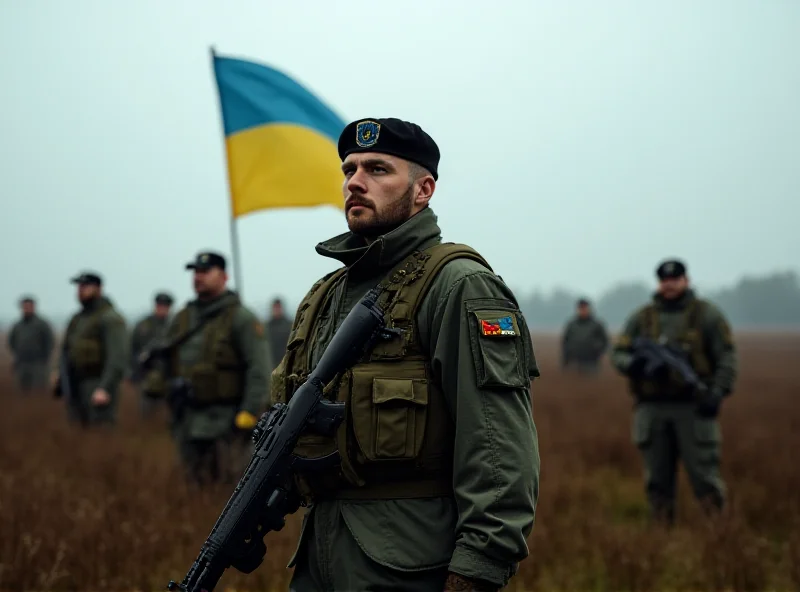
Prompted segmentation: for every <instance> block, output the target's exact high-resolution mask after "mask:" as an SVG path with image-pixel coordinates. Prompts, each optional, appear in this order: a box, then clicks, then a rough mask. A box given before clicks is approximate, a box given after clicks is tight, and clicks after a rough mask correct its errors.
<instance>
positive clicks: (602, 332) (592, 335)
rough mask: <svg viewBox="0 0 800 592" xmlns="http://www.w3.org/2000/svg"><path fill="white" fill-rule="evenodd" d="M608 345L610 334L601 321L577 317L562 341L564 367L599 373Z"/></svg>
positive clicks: (565, 332)
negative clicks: (601, 360)
mask: <svg viewBox="0 0 800 592" xmlns="http://www.w3.org/2000/svg"><path fill="white" fill-rule="evenodd" d="M583 302H585V301H583ZM579 304H580V303H579ZM586 305H588V303H586ZM608 345H609V339H608V332H607V331H606V328H605V325H604V324H603V323H602V322H600V320H598V319H597V318H595V317H594V316H593V315H589V316H587V317H581V316H577V315H576V316H575V317H574V318H572V319H570V321H569V323H567V325H566V327H565V328H564V333H563V336H562V340H561V352H562V355H561V362H562V366H563V367H564V368H574V369H576V370H577V371H578V372H581V373H588V374H593V373H595V372H597V370H598V366H599V364H600V359H601V358H602V357H603V354H604V353H605V351H606V349H607V348H608Z"/></svg>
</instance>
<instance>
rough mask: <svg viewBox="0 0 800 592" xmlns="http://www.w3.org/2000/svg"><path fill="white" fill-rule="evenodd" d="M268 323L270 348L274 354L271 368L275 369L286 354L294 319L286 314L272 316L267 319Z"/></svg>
mask: <svg viewBox="0 0 800 592" xmlns="http://www.w3.org/2000/svg"><path fill="white" fill-rule="evenodd" d="M266 325H267V326H266V329H267V339H269V349H270V352H271V354H272V355H271V358H270V359H271V365H270V370H274V369H275V367H276V366H277V365H278V363H280V361H281V359H282V358H283V356H284V355H285V354H286V345H287V344H288V343H289V333H290V332H291V330H292V321H291V319H288V318H287V317H285V316H280V317H272V318H270V319H269V320H268V321H267V323H266Z"/></svg>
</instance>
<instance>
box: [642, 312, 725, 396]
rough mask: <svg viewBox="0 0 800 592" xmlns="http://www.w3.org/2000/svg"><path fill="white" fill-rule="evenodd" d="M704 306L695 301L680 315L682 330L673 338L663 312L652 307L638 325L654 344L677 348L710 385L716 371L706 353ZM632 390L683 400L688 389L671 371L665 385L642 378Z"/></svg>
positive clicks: (675, 372)
mask: <svg viewBox="0 0 800 592" xmlns="http://www.w3.org/2000/svg"><path fill="white" fill-rule="evenodd" d="M703 309H704V306H703V303H702V301H700V300H696V299H693V300H691V301H690V302H689V304H688V305H687V306H686V308H685V309H684V310H683V311H682V313H681V320H680V328H679V329H678V331H677V333H676V334H675V335H674V336H667V335H665V334H664V330H663V327H662V324H661V318H660V311H659V309H658V307H656V306H655V305H653V304H650V305H648V306H647V307H645V308H644V309H643V310H642V312H641V313H640V317H639V326H640V327H641V331H642V334H643V335H645V336H647V337H650V338H651V339H653V340H654V341H657V342H659V341H662V340H666V341H667V342H668V343H670V344H672V345H674V346H677V347H678V348H679V349H680V350H681V351H682V352H683V353H684V355H686V357H687V359H688V360H689V363H690V364H691V366H692V368H693V369H694V371H695V372H696V373H697V375H698V377H699V378H700V380H702V381H703V382H704V383H706V384H709V383H710V381H711V378H712V372H713V369H712V367H711V362H710V360H709V356H708V353H707V349H706V347H707V344H706V342H705V339H704V337H703V327H702V317H703ZM632 386H633V390H634V392H636V393H637V394H640V395H643V396H645V397H670V398H680V397H681V395H682V394H683V391H684V389H685V385H684V382H683V380H682V379H681V377H680V374H679V373H678V372H677V371H675V370H670V373H669V378H668V380H667V381H666V382H665V383H662V382H655V381H653V380H645V379H639V380H635V381H633V385H632Z"/></svg>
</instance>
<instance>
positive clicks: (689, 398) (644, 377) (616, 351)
mask: <svg viewBox="0 0 800 592" xmlns="http://www.w3.org/2000/svg"><path fill="white" fill-rule="evenodd" d="M656 275H657V276H658V279H659V280H660V283H659V289H658V292H657V293H656V294H655V295H654V297H653V301H652V302H651V303H650V304H648V305H647V306H645V307H643V308H641V309H640V310H638V311H637V312H636V313H635V314H634V315H633V316H632V317H631V318H630V319H629V320H628V321H627V324H626V326H625V329H624V331H623V333H622V334H621V335H620V337H619V338H618V340H617V342H616V344H615V345H614V348H613V353H612V361H613V364H614V366H616V368H617V369H618V370H619V371H620V372H621V373H622V374H624V375H626V376H627V377H628V378H629V380H630V388H631V391H632V393H633V395H634V397H635V399H636V402H637V404H636V410H635V412H634V420H633V440H634V443H635V444H636V445H637V447H638V448H639V450H640V451H641V454H642V457H643V459H644V464H645V482H646V483H645V485H646V491H647V497H648V500H649V503H650V506H651V509H652V512H653V515H654V517H656V518H657V519H660V520H664V521H666V522H667V523H669V524H671V523H672V522H673V521H674V516H675V484H676V473H677V462H678V459H679V458H681V459H683V463H684V466H685V467H686V472H687V473H688V475H689V480H690V482H691V485H692V489H693V490H694V494H695V496H696V497H697V498H698V499H699V500H700V501H701V502H702V503H703V506H704V507H705V508H706V509H715V508H716V509H721V508H722V507H723V505H724V503H725V496H726V493H725V484H724V483H723V481H722V477H721V476H720V470H719V462H720V426H719V423H718V421H717V414H718V413H719V408H720V404H721V402H722V400H723V398H724V397H726V396H728V395H729V394H730V393H731V392H732V390H733V386H734V381H735V378H736V370H737V362H736V357H735V348H734V342H733V337H732V335H731V329H730V326H729V324H728V321H727V320H726V318H725V317H724V316H723V314H722V312H721V311H720V310H719V309H718V308H717V307H716V306H714V305H713V304H711V303H710V302H708V301H706V300H702V299H700V298H698V297H697V296H696V295H695V293H694V291H693V290H692V289H691V288H690V287H689V280H688V278H687V275H686V265H685V264H684V263H682V262H681V261H677V260H669V261H665V262H663V263H662V264H661V265H659V266H658V268H657V270H656ZM638 337H649V338H650V339H652V340H654V341H656V342H657V343H658V344H660V345H661V346H665V347H671V348H675V349H674V350H673V351H677V352H680V353H683V355H684V357H685V360H686V361H688V363H689V365H690V366H691V368H692V369H693V371H694V373H696V375H697V377H698V378H699V379H700V381H701V383H702V385H703V386H701V387H692V386H690V385H689V381H687V379H686V378H685V377H684V376H682V375H681V374H680V373H679V372H678V371H676V370H675V368H674V366H673V367H669V366H667V365H663V364H662V365H655V366H654V367H653V365H651V364H649V363H648V362H649V360H648V359H647V357H646V356H645V355H644V352H643V351H642V349H640V348H638V347H634V345H635V341H634V340H636V338H638ZM648 368H649V370H648Z"/></svg>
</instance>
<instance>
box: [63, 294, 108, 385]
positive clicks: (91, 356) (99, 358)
mask: <svg viewBox="0 0 800 592" xmlns="http://www.w3.org/2000/svg"><path fill="white" fill-rule="evenodd" d="M109 308H111V305H110V304H108V303H102V304H100V306H98V307H97V308H96V309H95V310H93V311H92V312H90V313H89V314H88V315H87V316H86V317H83V318H81V315H80V314H78V315H75V316H74V317H72V319H71V320H70V322H69V325H68V326H67V335H68V336H69V339H70V340H71V341H70V342H69V349H68V352H67V356H68V359H69V362H70V364H71V365H72V367H73V368H74V370H75V374H76V377H77V378H78V379H79V380H81V379H84V378H99V377H100V376H102V374H103V367H104V366H105V359H106V345H105V339H104V337H103V314H104V313H105V312H106V311H107V310H108V309H109ZM81 321H82V322H83V329H82V330H81V333H80V335H78V336H77V337H76V338H74V339H73V338H72V334H73V332H74V331H75V330H76V327H77V325H78V323H79V322H81Z"/></svg>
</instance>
